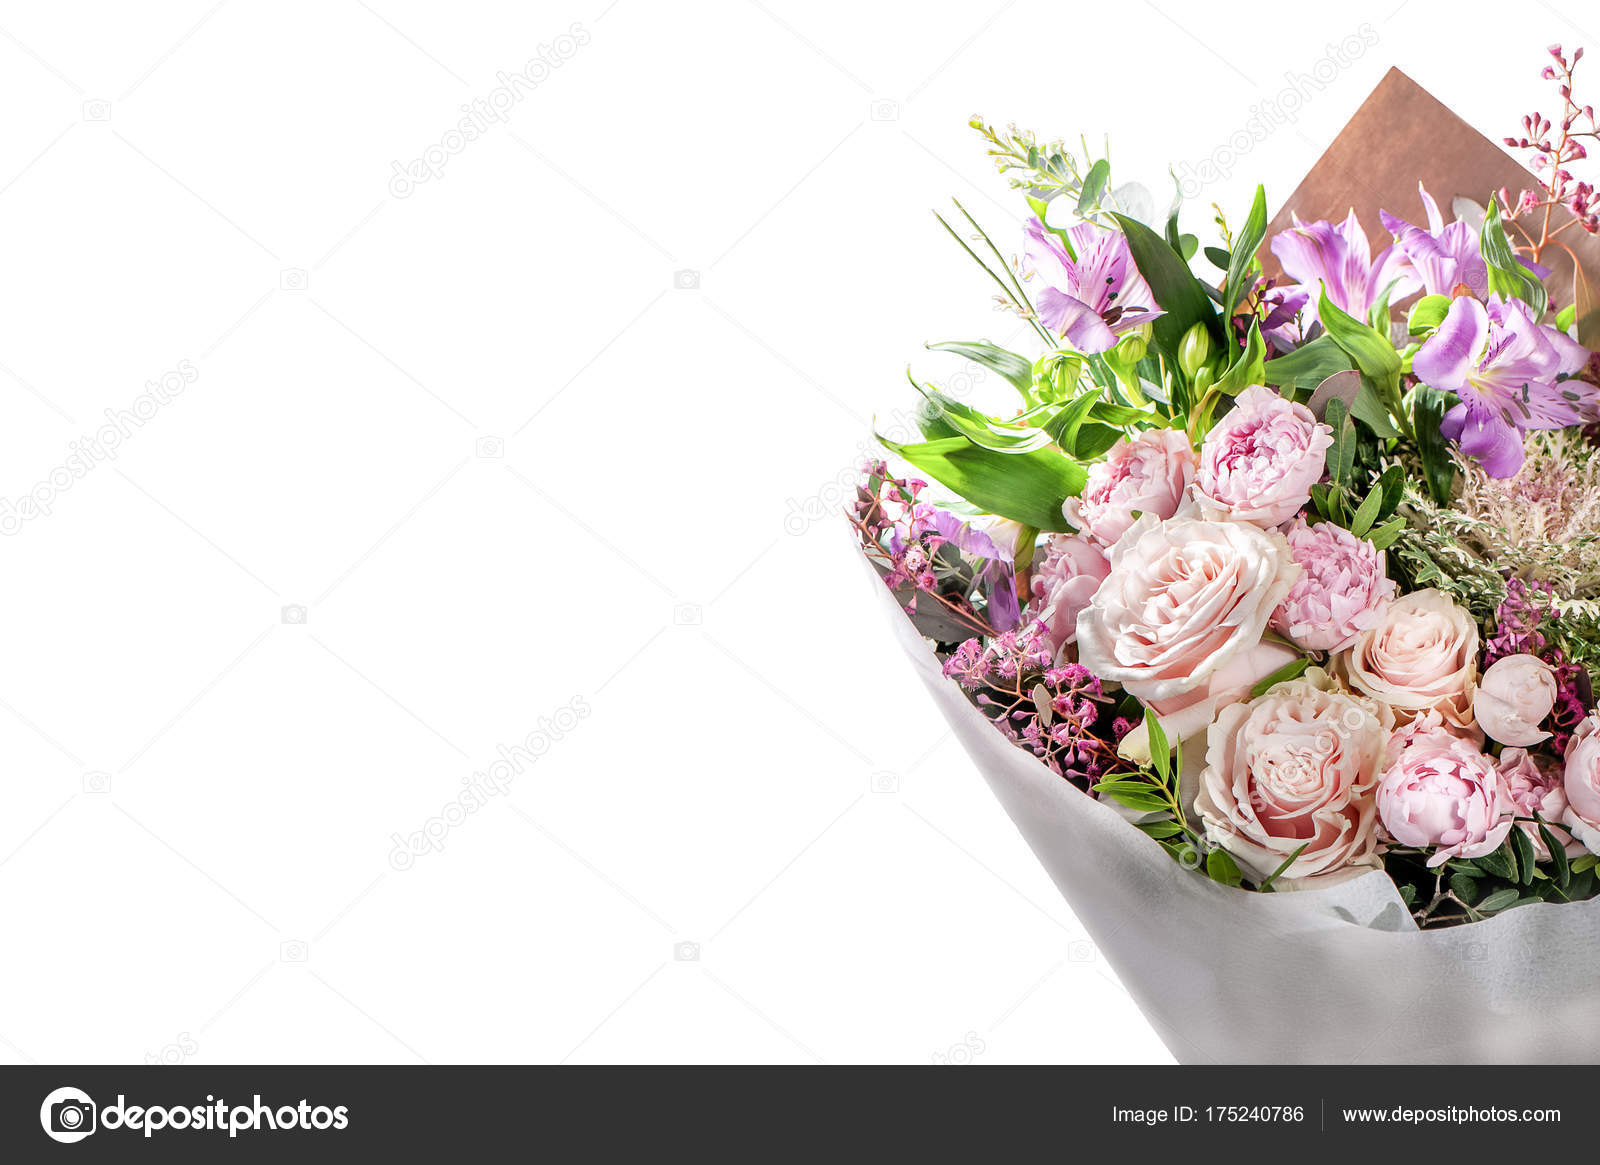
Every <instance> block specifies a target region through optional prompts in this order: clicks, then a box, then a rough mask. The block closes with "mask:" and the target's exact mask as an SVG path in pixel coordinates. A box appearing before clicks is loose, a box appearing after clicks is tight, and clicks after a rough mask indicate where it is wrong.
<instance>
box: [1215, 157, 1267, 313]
mask: <svg viewBox="0 0 1600 1165" xmlns="http://www.w3.org/2000/svg"><path fill="white" fill-rule="evenodd" d="M1266 237H1267V190H1266V187H1264V186H1257V187H1256V199H1255V202H1254V203H1252V204H1251V206H1250V216H1249V217H1248V218H1246V219H1245V220H1244V226H1243V227H1241V228H1240V229H1239V235H1238V237H1237V238H1236V239H1234V241H1233V254H1232V255H1231V256H1230V257H1229V259H1228V282H1227V283H1226V284H1225V285H1224V287H1225V288H1226V290H1225V291H1224V292H1223V294H1222V318H1223V320H1224V321H1226V320H1228V319H1229V318H1231V317H1232V315H1233V309H1234V308H1236V307H1238V306H1239V300H1240V298H1241V297H1242V296H1243V295H1244V290H1245V279H1246V277H1247V276H1248V275H1249V273H1250V265H1251V264H1252V263H1254V262H1255V258H1256V250H1257V249H1258V248H1259V247H1260V246H1261V240H1262V239H1264V238H1266Z"/></svg>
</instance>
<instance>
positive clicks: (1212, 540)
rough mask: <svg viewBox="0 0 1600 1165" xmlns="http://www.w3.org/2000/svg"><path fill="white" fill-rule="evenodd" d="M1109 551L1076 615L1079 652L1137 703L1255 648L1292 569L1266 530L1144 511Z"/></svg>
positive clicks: (1199, 678) (1181, 689)
mask: <svg viewBox="0 0 1600 1165" xmlns="http://www.w3.org/2000/svg"><path fill="white" fill-rule="evenodd" d="M1110 557H1111V573H1110V575H1109V576H1108V577H1107V578H1106V581H1105V582H1104V583H1102V584H1101V585H1100V589H1099V590H1098V591H1096V592H1095V595H1094V599H1093V600H1092V601H1091V602H1090V604H1089V605H1088V606H1087V607H1085V608H1084V610H1083V613H1082V614H1080V615H1079V616H1078V658H1079V662H1081V663H1082V664H1083V665H1084V666H1085V667H1087V668H1088V669H1089V670H1090V671H1092V672H1093V673H1094V674H1095V675H1097V676H1099V677H1100V678H1101V679H1102V680H1107V681H1110V682H1113V683H1118V684H1121V685H1122V686H1123V687H1124V688H1126V689H1127V690H1128V691H1129V692H1131V693H1133V694H1134V695H1135V696H1137V697H1139V699H1141V700H1143V701H1145V702H1146V703H1150V702H1152V701H1169V700H1173V699H1175V698H1177V697H1181V696H1185V695H1188V694H1189V693H1191V692H1194V691H1196V690H1197V689H1200V688H1203V687H1205V686H1206V685H1208V684H1209V683H1210V682H1211V679H1212V677H1213V676H1215V675H1216V674H1217V672H1218V671H1220V670H1221V669H1222V668H1223V667H1225V666H1227V665H1228V664H1229V663H1231V662H1233V661H1234V660H1235V659H1237V658H1238V657H1239V656H1241V655H1243V654H1245V653H1247V652H1248V651H1250V649H1251V648H1254V647H1256V646H1257V645H1258V644H1260V642H1261V636H1262V634H1263V633H1264V632H1265V631H1266V629H1267V622H1268V620H1269V619H1270V618H1271V617H1272V612H1273V611H1275V610H1276V609H1277V607H1278V604H1279V603H1280V602H1282V601H1283V597H1284V595H1286V594H1288V593H1289V587H1290V586H1291V585H1292V584H1293V582H1294V580H1295V576H1296V575H1297V573H1298V572H1299V569H1300V568H1299V567H1297V566H1296V565H1295V564H1294V562H1293V560H1292V559H1291V558H1290V557H1289V544H1288V543H1287V542H1285V541H1284V539H1283V535H1281V534H1278V533H1277V532H1275V531H1272V532H1269V531H1265V530H1260V529H1258V528H1256V527H1254V526H1248V525H1245V524H1243V523H1240V522H1207V521H1203V520H1201V519H1198V518H1174V519H1172V520H1170V521H1166V522H1163V521H1160V520H1158V519H1157V518H1156V517H1155V516H1154V515H1153V514H1146V515H1145V516H1144V517H1142V518H1140V519H1139V520H1138V521H1137V522H1135V523H1134V524H1133V526H1132V527H1131V528H1129V530H1128V532H1127V533H1126V534H1124V535H1123V536H1122V538H1121V539H1120V540H1119V541H1118V542H1117V544H1116V545H1115V546H1114V547H1112V550H1111V556H1110Z"/></svg>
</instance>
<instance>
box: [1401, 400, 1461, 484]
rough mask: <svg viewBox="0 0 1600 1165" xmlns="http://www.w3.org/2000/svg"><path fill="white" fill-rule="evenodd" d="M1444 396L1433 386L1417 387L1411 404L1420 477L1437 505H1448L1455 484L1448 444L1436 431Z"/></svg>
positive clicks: (1453, 463) (1437, 430)
mask: <svg viewBox="0 0 1600 1165" xmlns="http://www.w3.org/2000/svg"><path fill="white" fill-rule="evenodd" d="M1447 399H1448V398H1447V397H1446V396H1445V394H1444V393H1442V392H1440V391H1439V390H1438V389H1435V388H1425V387H1419V388H1418V389H1417V392H1416V399H1415V403H1414V404H1413V405H1412V408H1411V414H1412V422H1411V423H1412V427H1413V428H1415V429H1416V432H1417V449H1418V451H1419V452H1420V453H1421V454H1422V476H1423V479H1424V480H1425V481H1426V482H1427V483H1428V493H1429V494H1430V495H1432V497H1433V500H1434V501H1435V502H1437V503H1438V504H1439V505H1441V506H1443V505H1448V504H1449V502H1450V493H1451V491H1452V489H1453V488H1454V486H1455V480H1456V465H1455V460H1454V459H1453V458H1452V457H1451V456H1450V445H1449V443H1448V442H1447V441H1446V440H1445V438H1444V434H1443V433H1441V432H1440V431H1439V426H1440V424H1441V423H1442V422H1443V421H1444V410H1445V403H1446V401H1447Z"/></svg>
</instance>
